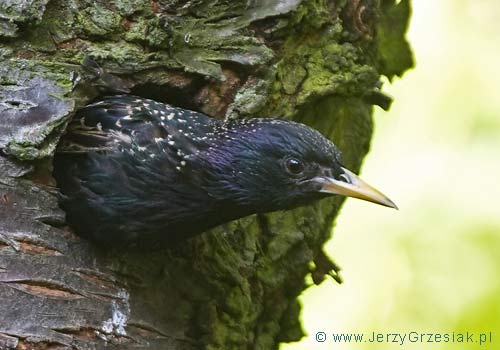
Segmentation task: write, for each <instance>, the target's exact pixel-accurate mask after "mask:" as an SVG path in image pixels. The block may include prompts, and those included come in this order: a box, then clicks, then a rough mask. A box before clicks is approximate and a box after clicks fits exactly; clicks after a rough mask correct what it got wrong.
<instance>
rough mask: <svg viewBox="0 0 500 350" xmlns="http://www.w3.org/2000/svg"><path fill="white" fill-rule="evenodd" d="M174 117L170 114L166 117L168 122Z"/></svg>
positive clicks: (173, 114)
mask: <svg viewBox="0 0 500 350" xmlns="http://www.w3.org/2000/svg"><path fill="white" fill-rule="evenodd" d="M174 116H175V113H170V114H169V115H168V116H167V119H168V120H172V119H174Z"/></svg>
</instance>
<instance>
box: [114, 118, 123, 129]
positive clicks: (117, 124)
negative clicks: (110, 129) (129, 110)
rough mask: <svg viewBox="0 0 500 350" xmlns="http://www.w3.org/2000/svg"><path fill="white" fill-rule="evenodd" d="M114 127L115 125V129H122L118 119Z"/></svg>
mask: <svg viewBox="0 0 500 350" xmlns="http://www.w3.org/2000/svg"><path fill="white" fill-rule="evenodd" d="M115 125H116V126H117V127H119V128H121V127H122V123H120V119H118V120H117V121H116V123H115Z"/></svg>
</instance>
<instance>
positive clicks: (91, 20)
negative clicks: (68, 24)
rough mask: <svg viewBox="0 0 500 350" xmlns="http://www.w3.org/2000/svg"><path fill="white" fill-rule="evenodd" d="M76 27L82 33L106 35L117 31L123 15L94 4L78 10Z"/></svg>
mask: <svg viewBox="0 0 500 350" xmlns="http://www.w3.org/2000/svg"><path fill="white" fill-rule="evenodd" d="M75 20H76V21H75V27H76V29H77V30H79V31H81V32H82V33H84V34H86V35H88V36H90V37H92V36H105V35H109V34H112V33H114V32H117V31H118V29H119V27H120V21H121V16H120V15H118V14H116V13H115V12H114V11H111V10H109V9H107V8H105V7H103V6H100V5H98V4H94V5H93V6H91V7H87V8H86V9H84V10H83V11H80V12H77V14H76V18H75Z"/></svg>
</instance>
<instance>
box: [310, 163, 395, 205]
mask: <svg viewBox="0 0 500 350" xmlns="http://www.w3.org/2000/svg"><path fill="white" fill-rule="evenodd" d="M342 171H343V172H344V173H343V174H341V175H340V177H341V178H342V180H337V179H334V178H331V177H316V178H315V179H314V180H315V181H316V182H320V183H321V184H322V185H323V186H322V188H321V190H320V192H323V193H331V194H340V195H342V196H346V197H353V198H359V199H363V200H365V201H369V202H373V203H376V204H380V205H383V206H386V207H390V208H394V209H398V207H397V205H396V204H394V202H393V201H391V200H390V199H389V198H387V196H386V195H384V194H383V193H382V192H380V191H379V190H377V189H375V188H373V187H372V186H370V185H368V184H367V183H366V182H364V181H363V180H361V179H360V178H359V177H358V176H357V175H356V174H354V173H353V172H351V171H350V170H348V169H346V168H342Z"/></svg>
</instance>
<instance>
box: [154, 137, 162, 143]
mask: <svg viewBox="0 0 500 350" xmlns="http://www.w3.org/2000/svg"><path fill="white" fill-rule="evenodd" d="M162 141H163V139H162V138H161V137H155V142H156V143H160V142H162Z"/></svg>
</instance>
